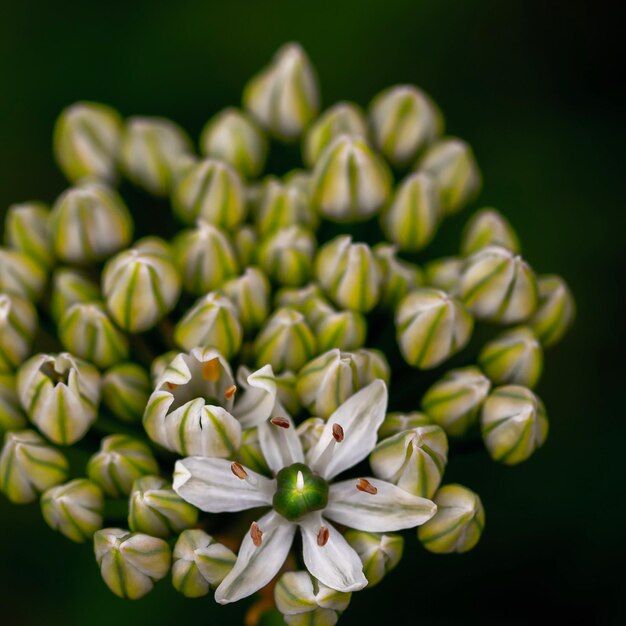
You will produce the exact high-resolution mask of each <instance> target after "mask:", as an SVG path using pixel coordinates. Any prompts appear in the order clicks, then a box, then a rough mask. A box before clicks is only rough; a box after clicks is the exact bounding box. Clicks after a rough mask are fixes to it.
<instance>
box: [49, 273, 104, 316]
mask: <svg viewBox="0 0 626 626" xmlns="http://www.w3.org/2000/svg"><path fill="white" fill-rule="evenodd" d="M100 299H101V298H100V287H99V286H98V285H97V284H96V283H94V282H93V281H92V280H91V279H89V278H88V277H87V276H86V275H85V274H83V273H82V272H79V271H77V270H71V269H67V268H65V267H60V268H58V269H56V270H55V271H54V273H53V274H52V294H51V296H50V313H51V315H52V318H53V319H54V321H55V322H56V323H57V324H58V323H59V320H60V319H61V317H63V314H64V313H65V311H67V310H68V309H69V308H70V307H71V306H72V305H73V304H77V303H85V302H98V301H100Z"/></svg>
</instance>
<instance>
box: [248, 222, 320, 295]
mask: <svg viewBox="0 0 626 626" xmlns="http://www.w3.org/2000/svg"><path fill="white" fill-rule="evenodd" d="M314 254H315V238H314V237H313V235H312V234H311V233H310V232H309V231H308V230H306V228H303V227H301V226H288V227H286V228H282V229H281V230H277V231H276V232H274V233H272V234H271V235H269V236H268V237H267V239H265V240H264V241H263V243H262V244H261V247H260V248H259V257H258V258H259V265H260V266H261V268H262V269H263V270H264V271H265V272H266V273H267V275H268V276H269V277H270V278H271V279H272V280H274V281H275V282H277V283H278V284H279V285H285V286H291V287H298V286H300V285H304V284H305V283H306V282H307V281H308V280H309V278H310V275H311V269H312V265H313V255H314Z"/></svg>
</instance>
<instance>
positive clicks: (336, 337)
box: [314, 311, 367, 352]
mask: <svg viewBox="0 0 626 626" xmlns="http://www.w3.org/2000/svg"><path fill="white" fill-rule="evenodd" d="M314 330H315V336H316V338H317V346H318V350H320V351H321V352H322V351H323V352H325V351H326V350H332V349H333V348H339V349H340V350H356V349H357V348H361V347H362V346H363V344H364V343H365V338H366V335H367V322H366V321H365V318H364V317H363V315H362V314H361V313H359V312H358V311H337V312H332V313H330V315H328V316H327V317H323V318H322V319H321V320H320V321H319V322H318V324H317V325H315V327H314Z"/></svg>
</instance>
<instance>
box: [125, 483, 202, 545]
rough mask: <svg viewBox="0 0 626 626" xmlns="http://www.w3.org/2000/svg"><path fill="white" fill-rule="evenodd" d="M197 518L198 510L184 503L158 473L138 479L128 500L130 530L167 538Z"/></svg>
mask: <svg viewBox="0 0 626 626" xmlns="http://www.w3.org/2000/svg"><path fill="white" fill-rule="evenodd" d="M197 521H198V509H196V507H195V506H193V505H191V504H189V503H188V502H185V501H184V500H183V499H182V498H181V497H180V496H179V495H178V494H176V493H175V492H174V491H173V490H172V485H171V483H168V482H167V481H166V480H164V479H163V478H160V477H159V476H143V477H142V478H138V479H137V480H136V481H135V482H134V483H133V487H132V490H131V492H130V498H129V501H128V527H129V528H130V529H131V530H132V531H133V532H144V533H149V534H150V535H151V536H153V537H161V538H163V539H166V538H167V537H169V536H170V534H178V533H180V532H181V531H182V530H184V529H185V528H190V527H191V526H194V525H195V524H196V522H197Z"/></svg>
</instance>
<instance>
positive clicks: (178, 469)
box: [172, 460, 191, 495]
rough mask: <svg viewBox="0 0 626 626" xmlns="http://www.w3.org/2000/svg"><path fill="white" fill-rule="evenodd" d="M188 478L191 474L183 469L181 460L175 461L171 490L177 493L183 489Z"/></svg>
mask: <svg viewBox="0 0 626 626" xmlns="http://www.w3.org/2000/svg"><path fill="white" fill-rule="evenodd" d="M190 478H191V472H190V471H189V470H188V469H187V468H186V467H185V464H184V462H183V461H182V460H179V461H176V464H175V465H174V477H173V483H172V489H173V490H174V491H175V492H176V493H178V490H179V489H180V488H181V487H183V486H184V485H185V483H187V481H188V480H189V479H190ZM179 495H180V494H179Z"/></svg>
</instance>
